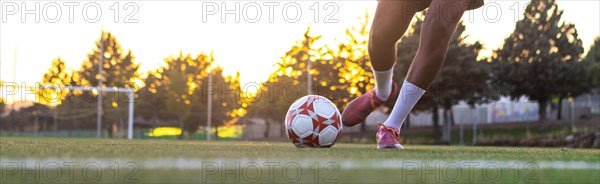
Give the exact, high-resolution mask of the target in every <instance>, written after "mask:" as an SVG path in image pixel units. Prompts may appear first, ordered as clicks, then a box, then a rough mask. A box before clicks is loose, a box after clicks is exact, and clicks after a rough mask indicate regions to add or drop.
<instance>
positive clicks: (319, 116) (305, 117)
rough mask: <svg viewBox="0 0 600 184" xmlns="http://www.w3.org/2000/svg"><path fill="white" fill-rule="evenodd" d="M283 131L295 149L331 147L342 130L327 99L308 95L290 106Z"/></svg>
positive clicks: (335, 110)
mask: <svg viewBox="0 0 600 184" xmlns="http://www.w3.org/2000/svg"><path fill="white" fill-rule="evenodd" d="M285 130H286V133H287V137H288V138H289V139H291V140H292V143H294V145H296V147H302V148H304V147H312V148H323V147H331V146H333V144H334V143H335V141H336V140H337V138H338V136H339V134H340V131H341V130H342V118H341V115H340V111H339V110H338V109H337V107H335V105H334V104H333V103H332V102H331V101H329V99H327V98H325V97H322V96H319V95H308V96H304V97H302V98H300V99H298V100H296V101H295V102H294V103H293V104H292V105H291V106H290V109H289V110H288V112H287V115H286V116H285Z"/></svg>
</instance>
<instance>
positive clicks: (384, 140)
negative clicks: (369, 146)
mask: <svg viewBox="0 0 600 184" xmlns="http://www.w3.org/2000/svg"><path fill="white" fill-rule="evenodd" d="M377 123H379V125H381V127H379V131H377V134H376V135H375V139H376V140H377V149H386V148H393V149H404V147H403V146H402V144H400V143H399V142H398V136H399V135H400V133H399V132H398V130H396V129H394V128H392V127H389V126H385V125H383V124H382V123H381V122H377Z"/></svg>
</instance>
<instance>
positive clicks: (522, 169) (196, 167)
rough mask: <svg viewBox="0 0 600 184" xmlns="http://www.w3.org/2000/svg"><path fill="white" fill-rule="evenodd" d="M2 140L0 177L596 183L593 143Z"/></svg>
mask: <svg viewBox="0 0 600 184" xmlns="http://www.w3.org/2000/svg"><path fill="white" fill-rule="evenodd" d="M405 146H406V149H405V150H377V149H375V148H374V145H366V144H365V145H363V144H336V145H335V146H334V147H332V148H330V149H298V148H295V147H294V146H293V145H292V144H291V143H272V142H204V141H168V140H109V139H75V138H60V139H59V138H15V137H0V159H1V162H2V167H0V183H25V182H34V183H38V182H40V183H45V182H47V183H52V182H58V183H65V182H76V183H82V182H83V183H87V182H99V183H114V182H129V183H223V182H227V183H228V182H244V183H248V182H250V183H252V182H260V183H263V182H274V183H282V182H299V183H600V150H590V149H561V148H505V147H458V146H419V145H405Z"/></svg>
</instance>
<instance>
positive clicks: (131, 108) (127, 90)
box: [38, 85, 135, 139]
mask: <svg viewBox="0 0 600 184" xmlns="http://www.w3.org/2000/svg"><path fill="white" fill-rule="evenodd" d="M38 87H39V88H40V89H53V90H57V89H59V90H63V89H68V90H70V91H98V94H101V93H102V92H109V93H111V92H112V93H125V94H127V97H128V101H129V102H128V103H129V107H128V108H129V110H128V115H127V116H128V117H127V139H133V116H134V104H135V91H134V90H133V89H130V88H118V87H108V88H99V87H84V86H52V85H47V86H46V85H39V86H38Z"/></svg>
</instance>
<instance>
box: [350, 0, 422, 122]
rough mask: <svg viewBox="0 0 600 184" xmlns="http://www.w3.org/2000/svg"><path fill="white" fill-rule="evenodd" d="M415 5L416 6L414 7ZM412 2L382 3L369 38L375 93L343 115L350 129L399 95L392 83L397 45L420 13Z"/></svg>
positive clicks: (392, 0) (360, 99) (383, 0)
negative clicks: (393, 96)
mask: <svg viewBox="0 0 600 184" xmlns="http://www.w3.org/2000/svg"><path fill="white" fill-rule="evenodd" d="M411 3H412V5H411ZM414 3H415V2H414V1H412V0H406V1H402V0H380V1H379V2H378V3H377V10H376V11H375V17H374V18H373V24H372V25H371V32H370V34H369V57H370V60H371V65H372V66H373V67H372V69H373V75H374V77H375V89H374V90H371V91H369V92H367V93H365V94H363V95H362V96H360V97H358V98H357V99H355V100H353V101H352V102H350V103H349V104H348V105H347V106H346V108H345V109H344V112H343V114H342V122H343V123H344V125H346V126H354V125H356V124H359V123H361V122H363V121H364V120H365V119H366V117H367V116H368V115H369V114H370V113H371V112H372V111H373V110H374V109H375V108H377V107H379V106H380V105H382V104H383V103H384V102H385V101H386V100H387V99H389V97H390V96H391V95H397V94H398V87H397V86H396V85H395V84H393V82H392V71H393V66H394V63H395V62H396V54H395V44H396V42H397V41H398V40H399V39H400V37H402V35H403V34H404V33H405V32H406V30H407V29H408V26H409V25H410V21H411V19H412V17H413V16H414V14H415V13H416V12H417V11H419V10H417V8H415V7H416V6H414Z"/></svg>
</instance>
